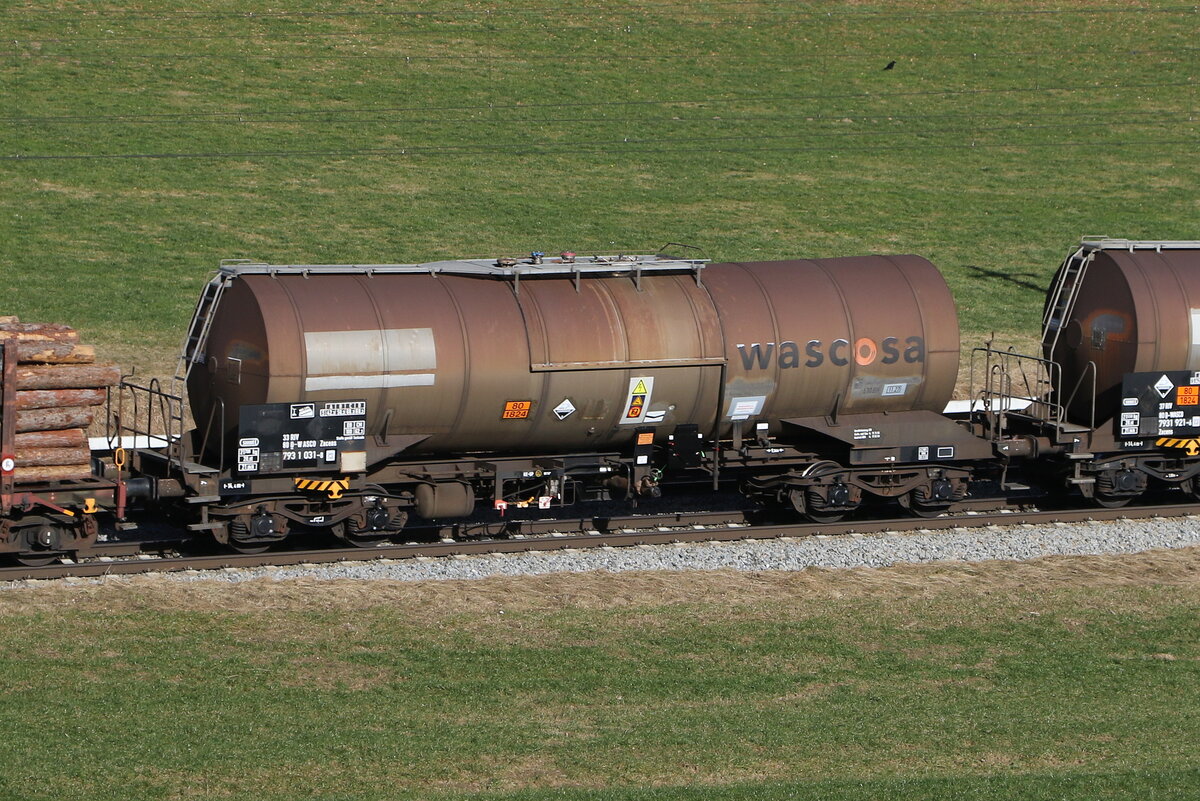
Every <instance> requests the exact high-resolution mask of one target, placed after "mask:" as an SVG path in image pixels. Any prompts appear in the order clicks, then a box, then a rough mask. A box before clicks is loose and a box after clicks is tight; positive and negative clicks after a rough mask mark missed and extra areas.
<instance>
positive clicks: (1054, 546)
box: [165, 517, 1200, 583]
mask: <svg viewBox="0 0 1200 801" xmlns="http://www.w3.org/2000/svg"><path fill="white" fill-rule="evenodd" d="M1193 545H1200V517H1184V518H1167V519H1158V520H1122V521H1112V522H1092V523H1070V524H1062V523H1059V524H1050V525H1016V526H987V527H980V528H955V529H947V530H944V531H918V532H906V533H893V534H864V535H849V536H828V537H822V536H818V537H806V538H803V539H773V540H739V541H736V542H724V543H721V542H709V543H694V544H693V543H687V544H677V545H654V546H632V547H623V548H596V549H582V550H561V551H530V552H526V553H515V554H488V555H479V556H457V557H452V558H439V559H412V560H379V561H372V562H343V563H336V564H321V565H300V566H295V567H265V568H245V569H228V570H223V571H206V572H197V573H171V574H166V576H165V577H166V578H170V579H173V580H176V581H218V582H230V583H235V582H242V581H251V580H254V579H274V580H277V581H284V580H288V579H297V578H307V579H318V580H338V579H350V580H359V581H372V580H379V579H386V580H392V581H431V580H433V581H437V580H452V579H481V578H487V577H488V576H530V575H541V574H546V573H582V572H589V571H599V570H603V571H608V572H612V573H621V572H628V571H640V570H675V571H684V570H741V571H764V570H784V571H794V570H803V569H805V568H809V567H824V568H856V567H888V566H891V565H898V564H913V563H922V562H980V561H988V560H1007V561H1022V560H1027V559H1035V558H1037V557H1042V556H1100V555H1115V554H1130V553H1138V552H1141V551H1147V550H1152V549H1155V548H1184V547H1188V546H1193Z"/></svg>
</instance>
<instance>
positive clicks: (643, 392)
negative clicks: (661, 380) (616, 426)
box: [621, 376, 654, 423]
mask: <svg viewBox="0 0 1200 801" xmlns="http://www.w3.org/2000/svg"><path fill="white" fill-rule="evenodd" d="M653 391H654V379H653V378H651V377H649V376H641V377H637V378H631V379H629V396H628V398H627V399H626V401H625V413H624V415H623V416H622V417H621V422H622V423H640V422H642V421H643V420H645V419H646V409H647V407H649V405H650V396H651V393H653Z"/></svg>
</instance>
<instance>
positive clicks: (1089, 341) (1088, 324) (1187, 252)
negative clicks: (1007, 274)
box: [1044, 240, 1200, 424]
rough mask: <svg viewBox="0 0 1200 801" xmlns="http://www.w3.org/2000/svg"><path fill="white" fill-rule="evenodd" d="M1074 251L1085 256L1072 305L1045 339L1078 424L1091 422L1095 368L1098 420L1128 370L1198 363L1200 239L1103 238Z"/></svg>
mask: <svg viewBox="0 0 1200 801" xmlns="http://www.w3.org/2000/svg"><path fill="white" fill-rule="evenodd" d="M1076 255H1078V256H1080V258H1086V259H1087V260H1088V261H1087V264H1086V266H1085V267H1084V269H1083V270H1082V271H1081V272H1080V273H1079V278H1078V280H1077V282H1076V283H1077V286H1076V290H1077V294H1076V296H1075V301H1074V304H1073V305H1072V306H1071V308H1070V309H1069V313H1068V314H1066V315H1065V317H1064V318H1063V319H1062V320H1056V321H1055V322H1054V326H1055V327H1057V328H1059V329H1061V330H1059V331H1057V336H1056V337H1055V336H1054V335H1053V334H1054V332H1053V331H1052V332H1051V336H1050V340H1051V341H1050V342H1048V343H1044V344H1045V345H1046V347H1047V353H1046V356H1047V358H1050V359H1052V360H1053V361H1055V362H1057V363H1058V364H1059V365H1060V366H1061V369H1062V379H1061V382H1060V386H1059V387H1058V395H1059V400H1060V402H1064V403H1067V402H1069V406H1068V409H1067V411H1068V414H1069V417H1070V418H1071V419H1072V421H1074V422H1076V423H1081V424H1089V423H1090V422H1091V415H1092V392H1091V387H1092V383H1091V382H1092V377H1093V375H1094V377H1095V385H1096V401H1095V408H1096V422H1097V423H1100V422H1102V421H1104V420H1106V419H1109V418H1111V417H1112V415H1113V414H1115V413H1116V410H1117V409H1118V408H1119V406H1120V395H1121V382H1122V379H1123V378H1124V376H1125V374H1126V373H1133V372H1154V371H1168V370H1192V371H1197V370H1200V242H1195V243H1181V242H1170V243H1142V242H1126V241H1125V240H1100V241H1096V242H1093V243H1088V242H1085V243H1084V246H1083V248H1081V250H1080V252H1079V253H1078V254H1076ZM1069 263H1070V259H1068V260H1067V262H1065V263H1064V267H1063V268H1060V270H1059V275H1058V276H1056V283H1057V281H1058V279H1059V278H1061V277H1062V276H1063V272H1064V270H1068V271H1069V269H1070V268H1069ZM1068 282H1070V279H1069V276H1068ZM1051 294H1053V293H1051ZM1051 300H1053V297H1051ZM1051 345H1052V346H1053V347H1052V348H1051V347H1050V346H1051Z"/></svg>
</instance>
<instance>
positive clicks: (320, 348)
mask: <svg viewBox="0 0 1200 801" xmlns="http://www.w3.org/2000/svg"><path fill="white" fill-rule="evenodd" d="M304 350H305V360H306V365H307V370H306V376H305V380H304V388H305V390H308V391H320V390H332V389H387V388H391V387H427V386H432V385H433V383H434V378H435V374H434V373H431V372H428V371H429V370H436V369H437V349H436V347H435V346H434V341H433V329H432V328H384V329H367V330H358V331H306V332H305V333H304ZM417 371H422V372H417Z"/></svg>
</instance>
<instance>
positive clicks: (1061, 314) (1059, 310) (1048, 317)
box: [1042, 243, 1096, 358]
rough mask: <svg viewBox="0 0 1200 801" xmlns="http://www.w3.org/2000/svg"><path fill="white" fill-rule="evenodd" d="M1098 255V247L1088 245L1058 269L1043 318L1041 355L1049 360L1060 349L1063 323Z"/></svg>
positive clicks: (1069, 257)
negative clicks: (1044, 355)
mask: <svg viewBox="0 0 1200 801" xmlns="http://www.w3.org/2000/svg"><path fill="white" fill-rule="evenodd" d="M1095 255H1096V250H1095V248H1094V247H1089V246H1088V245H1087V244H1086V243H1085V244H1084V245H1082V246H1081V247H1080V248H1079V249H1078V250H1076V251H1075V252H1074V253H1072V254H1071V255H1070V256H1067V258H1066V260H1064V261H1063V263H1062V267H1060V268H1059V269H1058V275H1057V276H1056V277H1055V280H1054V287H1053V288H1052V289H1051V292H1050V297H1049V299H1048V300H1047V302H1046V310H1045V313H1044V314H1043V315H1042V349H1043V350H1042V352H1043V353H1044V354H1046V356H1047V357H1048V358H1049V357H1050V356H1051V354H1053V353H1054V348H1055V347H1057V346H1058V339H1059V337H1060V336H1062V329H1063V324H1064V323H1065V322H1066V321H1067V318H1068V317H1069V316H1070V314H1071V309H1072V308H1074V306H1075V300H1076V298H1078V297H1079V288H1080V286H1082V284H1083V276H1084V273H1086V272H1087V267H1088V265H1089V264H1091V262H1092V259H1093V258H1094V257H1095Z"/></svg>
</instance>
